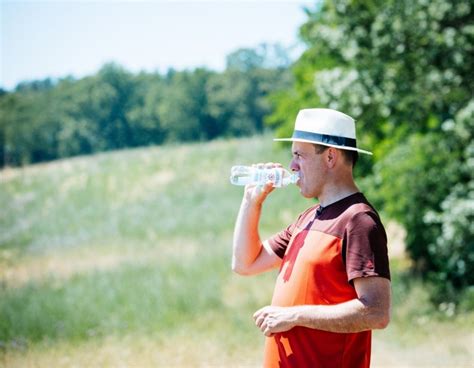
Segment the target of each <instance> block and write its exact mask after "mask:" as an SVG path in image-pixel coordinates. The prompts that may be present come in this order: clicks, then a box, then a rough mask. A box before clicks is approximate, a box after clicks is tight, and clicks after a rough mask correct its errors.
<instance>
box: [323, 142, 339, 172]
mask: <svg viewBox="0 0 474 368" xmlns="http://www.w3.org/2000/svg"><path fill="white" fill-rule="evenodd" d="M338 159H339V152H338V150H337V149H335V148H333V147H329V148H328V149H327V150H326V165H327V166H328V168H330V169H332V168H333V167H334V166H336V162H337V161H338Z"/></svg>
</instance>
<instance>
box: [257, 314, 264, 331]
mask: <svg viewBox="0 0 474 368" xmlns="http://www.w3.org/2000/svg"><path fill="white" fill-rule="evenodd" d="M263 322H265V317H264V316H259V317H258V318H257V319H256V320H255V325H256V326H257V327H258V328H261V327H262V324H263Z"/></svg>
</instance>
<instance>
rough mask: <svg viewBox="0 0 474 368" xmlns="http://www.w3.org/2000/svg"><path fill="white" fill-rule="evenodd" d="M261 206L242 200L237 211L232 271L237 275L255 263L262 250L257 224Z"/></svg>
mask: <svg viewBox="0 0 474 368" xmlns="http://www.w3.org/2000/svg"><path fill="white" fill-rule="evenodd" d="M261 211H262V205H261V204H258V203H253V202H250V201H248V200H247V199H246V198H244V199H243V200H242V204H241V206H240V209H239V214H238V216H237V220H236V224H235V228H234V239H233V247H232V248H233V249H232V250H233V251H232V269H233V270H234V271H235V272H238V273H245V270H246V269H247V268H248V267H249V266H250V265H251V264H252V263H253V262H254V261H255V259H256V258H257V257H258V255H259V254H260V252H261V250H262V242H261V240H260V235H259V232H258V224H259V221H260V214H261Z"/></svg>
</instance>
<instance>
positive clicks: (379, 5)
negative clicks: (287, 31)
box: [268, 0, 474, 302]
mask: <svg viewBox="0 0 474 368" xmlns="http://www.w3.org/2000/svg"><path fill="white" fill-rule="evenodd" d="M473 8H474V7H473V5H472V2H470V1H466V0H457V1H447V0H436V1H424V0H417V1H409V0H403V1H398V0H389V1H369V2H367V1H353V0H338V1H325V2H324V3H323V4H320V5H319V6H317V7H316V8H315V9H314V10H308V11H307V14H308V20H307V22H306V23H305V24H304V25H303V26H302V27H301V29H300V32H301V37H302V39H303V40H304V41H305V42H306V43H307V45H308V49H307V51H306V52H305V53H304V54H303V56H302V57H301V58H300V60H298V61H297V62H296V63H295V65H294V67H293V72H294V74H295V80H296V83H295V84H294V91H293V92H292V93H291V94H287V95H282V96H274V99H273V101H275V104H276V108H275V113H274V114H273V115H272V116H271V117H270V118H269V119H268V121H269V123H271V124H272V125H274V126H276V127H277V128H278V134H281V135H283V134H285V135H286V134H289V133H290V132H291V129H292V128H291V127H292V125H293V119H294V118H293V117H294V115H295V111H294V110H296V107H297V106H298V108H302V107H319V106H322V107H330V108H335V109H338V110H341V111H344V112H346V113H348V114H350V115H352V116H354V117H355V118H356V120H357V132H358V141H359V145H360V146H361V147H367V148H369V149H371V150H373V152H374V159H375V160H374V161H373V162H375V163H376V164H375V167H373V162H370V161H369V160H363V161H361V164H362V165H358V166H359V167H358V168H357V175H358V176H362V177H364V180H363V183H364V186H365V185H366V184H367V185H368V186H367V187H368V188H369V187H370V188H377V193H378V194H379V195H378V197H379V198H378V199H377V202H378V204H379V208H383V210H384V212H386V213H387V214H388V215H389V216H391V217H394V218H396V219H397V220H398V221H399V222H400V223H402V224H403V225H404V226H405V228H406V229H407V249H408V251H409V253H410V255H411V257H412V259H413V261H414V262H413V264H414V267H415V269H416V270H418V271H421V272H422V274H423V275H424V276H425V277H427V278H429V279H430V280H432V281H433V282H434V284H435V285H436V286H437V287H436V288H435V291H434V293H433V300H435V301H436V302H440V301H442V300H454V299H456V295H457V294H459V292H460V290H462V289H466V288H467V287H470V286H472V285H474V279H473V278H472V276H471V275H472V274H473V259H474V243H473V227H472V223H473V220H472V216H473V209H472V208H473V204H472V203H473V200H472V198H473V194H472V193H473V184H472V172H474V170H473V166H472V161H473V159H472V151H473V148H472V140H473V137H472V131H473V130H474V129H473V126H472V123H468V121H472V120H473V117H472V110H473V106H472V105H473V102H472V91H473V90H474V78H472V70H474V57H473V56H474V52H473V51H474V50H473V47H474V46H473V45H474V26H473V24H474V11H473V10H474V9H473ZM469 119H470V120H469Z"/></svg>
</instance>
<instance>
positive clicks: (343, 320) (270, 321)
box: [254, 277, 391, 336]
mask: <svg viewBox="0 0 474 368" xmlns="http://www.w3.org/2000/svg"><path fill="white" fill-rule="evenodd" d="M354 287H355V289H356V292H357V299H353V300H350V301H347V302H344V303H341V304H336V305H301V306H294V307H273V306H268V307H264V308H262V309H260V310H258V311H257V312H256V313H255V314H254V319H255V323H256V324H257V326H258V327H259V328H260V330H261V331H262V332H263V333H264V334H265V335H266V336H272V335H273V334H275V333H278V332H284V331H288V330H290V329H292V328H293V327H296V326H302V327H308V328H313V329H318V330H324V331H330V332H343V333H350V332H361V331H366V330H372V329H381V328H385V327H386V326H387V325H388V323H389V321H390V304H391V292H390V281H389V280H388V279H385V278H383V277H366V278H358V279H355V280H354Z"/></svg>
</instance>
